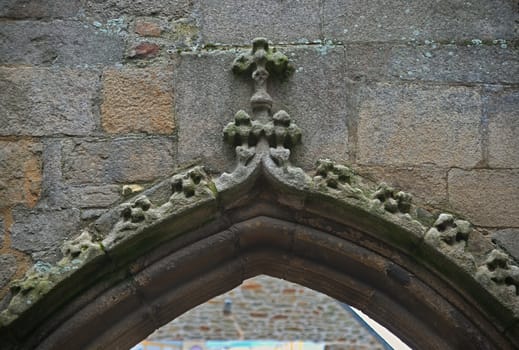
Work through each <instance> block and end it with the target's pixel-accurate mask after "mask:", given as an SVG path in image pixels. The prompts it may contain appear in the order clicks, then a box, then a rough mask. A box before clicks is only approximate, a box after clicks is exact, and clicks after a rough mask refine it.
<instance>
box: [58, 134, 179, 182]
mask: <svg viewBox="0 0 519 350" xmlns="http://www.w3.org/2000/svg"><path fill="white" fill-rule="evenodd" d="M174 164H175V151H174V147H173V140H172V139H171V138H165V137H154V138H151V137H147V138H145V137H125V138H117V139H82V140H75V141H69V140H66V141H64V142H63V180H64V181H67V182H68V183H69V184H90V183H95V184H103V183H104V184H109V183H128V182H145V181H152V180H154V179H157V178H161V177H165V176H167V175H170V174H171V172H172V170H173V166H174Z"/></svg>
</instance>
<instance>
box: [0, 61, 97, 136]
mask: <svg viewBox="0 0 519 350" xmlns="http://www.w3.org/2000/svg"><path fill="white" fill-rule="evenodd" d="M98 88H99V74H98V73H97V72H96V71H93V70H76V69H61V70H56V69H47V68H22V67H17V68H0V90H1V91H2V99H1V100H0V135H34V136H43V135H55V134H65V135H87V134H89V133H92V131H93V130H94V129H95V127H96V119H97V117H96V115H95V113H94V111H93V110H94V105H95V103H96V96H97V89H98Z"/></svg>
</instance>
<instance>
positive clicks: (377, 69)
mask: <svg viewBox="0 0 519 350" xmlns="http://www.w3.org/2000/svg"><path fill="white" fill-rule="evenodd" d="M391 47H392V46H391V45H390V44H380V43H377V44H373V43H347V44H345V45H344V52H345V55H344V56H345V57H344V68H345V70H346V77H347V78H348V79H350V80H352V81H357V82H358V81H384V80H388V79H389V78H390V76H389V74H388V68H387V66H388V60H389V54H390V52H391Z"/></svg>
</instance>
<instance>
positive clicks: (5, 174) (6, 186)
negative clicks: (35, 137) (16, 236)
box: [0, 140, 42, 208]
mask: <svg viewBox="0 0 519 350" xmlns="http://www.w3.org/2000/svg"><path fill="white" fill-rule="evenodd" d="M41 153H42V146H41V144H40V143H39V142H35V141H31V140H20V141H2V140H0V208H2V207H7V206H11V205H13V204H19V203H24V204H26V205H28V206H34V205H35V204H36V202H37V201H38V199H39V197H40V192H41V183H42V159H41Z"/></svg>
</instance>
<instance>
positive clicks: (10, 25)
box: [0, 20, 124, 66]
mask: <svg viewBox="0 0 519 350" xmlns="http://www.w3.org/2000/svg"><path fill="white" fill-rule="evenodd" d="M0 37H1V38H2V40H1V41H0V52H2V55H1V56H0V64H31V65H66V66H77V65H96V64H113V63H117V62H119V61H121V60H122V58H123V52H124V41H123V38H122V37H121V36H119V35H118V34H117V33H112V32H110V31H106V32H104V31H102V30H101V29H99V28H96V27H94V26H93V25H87V24H83V23H80V22H75V21H61V20H56V21H52V22H41V21H14V22H4V23H2V25H1V26H0Z"/></svg>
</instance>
